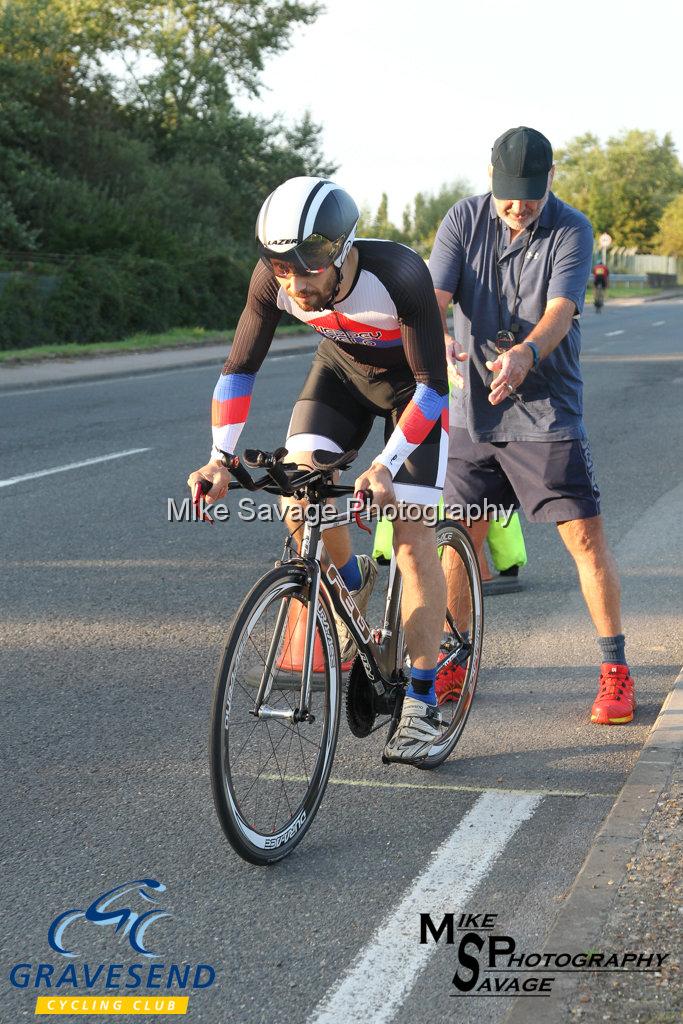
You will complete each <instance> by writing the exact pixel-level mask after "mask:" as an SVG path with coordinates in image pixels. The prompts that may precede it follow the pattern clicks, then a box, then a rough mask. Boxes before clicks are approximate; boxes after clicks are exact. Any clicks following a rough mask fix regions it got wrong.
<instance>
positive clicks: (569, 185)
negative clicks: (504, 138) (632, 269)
mask: <svg viewBox="0 0 683 1024" xmlns="http://www.w3.org/2000/svg"><path fill="white" fill-rule="evenodd" d="M556 164H557V174H556V178H555V184H554V191H556V192H557V194H558V195H559V196H560V198H561V199H564V200H565V201H566V202H568V203H570V204H571V205H572V206H575V207H576V208H577V209H579V210H581V211H582V212H583V213H585V214H586V216H587V217H588V218H589V219H590V221H591V223H592V224H593V229H594V231H595V233H596V235H598V234H601V233H602V232H603V231H608V232H609V234H610V235H611V236H612V238H613V239H614V242H615V244H616V245H625V246H629V247H636V248H638V249H639V250H640V251H641V252H649V251H651V250H652V248H653V247H654V244H655V236H656V234H657V230H658V227H659V221H660V218H661V216H662V213H663V211H664V208H665V207H666V206H667V204H668V203H670V202H671V200H672V199H673V198H674V197H675V196H676V195H677V193H678V192H679V191H680V190H681V188H683V168H682V167H681V164H680V161H679V160H678V157H677V156H676V148H675V146H674V143H673V139H672V138H671V136H670V135H665V136H664V137H663V139H662V140H661V142H660V141H659V140H658V138H657V136H656V134H655V132H651V131H639V130H631V131H626V132H623V133H622V134H621V135H619V136H617V137H614V138H611V139H608V141H607V144H606V145H605V146H604V147H603V146H601V145H600V142H599V140H598V139H597V138H596V137H595V136H594V135H582V136H579V137H578V138H576V139H573V140H572V141H571V142H570V143H569V144H568V145H567V146H566V147H565V148H564V149H561V150H559V151H558V152H557V154H556Z"/></svg>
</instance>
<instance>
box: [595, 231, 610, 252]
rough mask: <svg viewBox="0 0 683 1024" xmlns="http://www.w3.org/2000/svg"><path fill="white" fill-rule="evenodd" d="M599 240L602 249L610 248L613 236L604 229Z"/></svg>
mask: <svg viewBox="0 0 683 1024" xmlns="http://www.w3.org/2000/svg"><path fill="white" fill-rule="evenodd" d="M598 241H599V243H600V248H601V249H609V247H610V245H611V244H612V236H611V235H608V234H607V232H606V231H603V233H602V234H601V235H600V238H599V239H598Z"/></svg>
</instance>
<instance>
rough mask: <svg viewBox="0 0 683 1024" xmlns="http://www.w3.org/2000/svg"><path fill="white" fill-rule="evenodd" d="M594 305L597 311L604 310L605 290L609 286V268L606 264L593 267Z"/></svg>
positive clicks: (597, 264)
mask: <svg viewBox="0 0 683 1024" xmlns="http://www.w3.org/2000/svg"><path fill="white" fill-rule="evenodd" d="M592 273H593V303H594V305H595V308H596V310H598V311H599V310H600V309H602V305H603V303H604V301H605V290H606V288H607V286H608V285H609V267H608V266H607V265H606V264H605V263H596V264H595V266H594V267H593V271H592Z"/></svg>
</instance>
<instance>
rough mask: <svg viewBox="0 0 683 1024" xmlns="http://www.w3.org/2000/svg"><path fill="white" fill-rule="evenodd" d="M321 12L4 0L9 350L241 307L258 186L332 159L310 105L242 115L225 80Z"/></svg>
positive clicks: (204, 1)
mask: <svg viewBox="0 0 683 1024" xmlns="http://www.w3.org/2000/svg"><path fill="white" fill-rule="evenodd" d="M316 11H317V7H316V6H315V4H306V3H297V2H287V0H285V2H282V0H233V2H231V3H226V2H220V0H194V2H192V3H190V2H184V0H177V2H175V3H174V2H172V0H167V2H165V3H161V2H151V0H145V2H143V0H121V2H117V0H113V2H112V3H111V4H109V5H102V4H101V2H100V0H0V247H2V248H3V249H4V250H5V253H4V254H3V264H4V266H6V268H7V269H9V270H10V271H13V273H12V277H11V280H10V284H9V285H8V286H7V287H6V288H5V289H4V290H3V292H2V294H0V348H1V347H2V346H3V345H4V346H10V347H15V346H16V345H21V344H30V343H33V342H35V341H36V340H41V341H48V340H68V339H69V338H74V339H79V340H89V339H90V340H93V341H94V340H100V339H106V338H112V337H117V336H119V337H120V336H121V333H122V332H123V333H132V332H133V331H135V330H164V329H166V328H167V327H168V326H172V325H173V324H176V325H184V324H192V325H203V326H212V327H217V326H230V325H231V324H232V323H234V322H235V320H236V317H237V315H238V314H239V310H240V308H241V304H242V302H243V300H244V293H245V291H246V287H247V284H248V280H249V275H250V273H251V269H252V268H253V263H254V260H255V258H256V253H255V246H254V222H255V219H256V215H257V212H258V209H259V206H260V204H261V202H262V201H263V198H264V196H266V195H267V194H268V193H269V192H271V191H272V190H273V188H275V186H276V185H278V184H280V182H281V181H283V180H284V179H286V178H289V177H293V176H295V175H300V174H316V173H319V174H323V175H326V174H331V173H332V172H333V170H334V168H333V167H332V166H331V165H330V164H329V163H327V162H326V161H325V159H324V157H323V154H322V150H321V138H320V128H319V127H318V126H317V125H316V124H314V123H313V121H312V120H311V118H310V115H308V114H304V116H303V117H302V118H301V119H300V120H299V121H298V122H297V123H294V124H285V123H283V122H282V121H281V120H279V119H272V120H268V121H267V120H264V119H262V118H258V117H254V116H247V115H244V114H241V113H240V112H239V111H238V110H237V108H236V107H235V105H234V103H233V101H232V92H233V90H237V89H240V88H241V89H247V90H249V91H251V92H256V91H257V90H258V86H259V72H260V70H261V69H262V67H263V62H264V60H265V59H266V58H267V56H268V55H269V54H271V53H274V52H276V51H277V50H281V49H284V48H285V47H286V46H287V45H288V41H289V38H290V35H291V32H292V31H293V30H294V28H295V27H296V25H297V24H302V23H306V22H307V21H309V20H311V19H312V18H313V17H314V15H315V13H316ZM113 58H116V59H113ZM29 252H30V258H26V255H27V253H29ZM37 268H41V269H40V270H38V269H37ZM45 276H47V277H50V279H51V281H52V282H53V283H54V281H55V280H58V287H56V288H55V289H54V292H53V293H52V292H51V293H50V295H49V297H48V298H46V297H45V296H46V294H47V293H44V292H41V290H40V287H41V281H40V278H41V277H45ZM27 311H28V313H30V315H28V313H27Z"/></svg>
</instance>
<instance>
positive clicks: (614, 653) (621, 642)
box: [598, 633, 626, 665]
mask: <svg viewBox="0 0 683 1024" xmlns="http://www.w3.org/2000/svg"><path fill="white" fill-rule="evenodd" d="M625 645H626V638H625V637H624V634H623V633H619V635H618V636H599V637H598V646H599V647H600V653H601V654H602V660H603V661H608V662H610V664H612V665H626V654H625V651H624V648H625Z"/></svg>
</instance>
